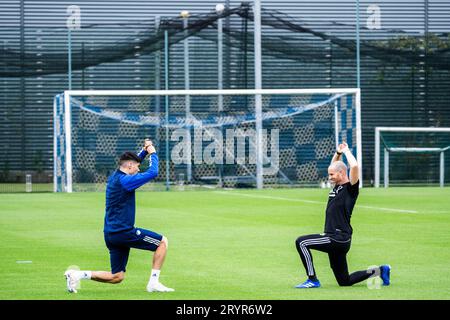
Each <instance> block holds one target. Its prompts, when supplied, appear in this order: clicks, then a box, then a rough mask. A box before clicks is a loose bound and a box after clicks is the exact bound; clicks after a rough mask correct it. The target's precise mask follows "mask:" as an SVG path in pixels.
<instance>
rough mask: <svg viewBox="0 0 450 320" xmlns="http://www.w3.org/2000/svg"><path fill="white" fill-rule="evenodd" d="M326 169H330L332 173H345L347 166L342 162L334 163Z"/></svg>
mask: <svg viewBox="0 0 450 320" xmlns="http://www.w3.org/2000/svg"><path fill="white" fill-rule="evenodd" d="M328 169H331V170H333V171H335V172H336V171H344V172H347V166H346V165H345V163H344V162H342V161H335V162H333V163H332V164H330V166H329V167H328Z"/></svg>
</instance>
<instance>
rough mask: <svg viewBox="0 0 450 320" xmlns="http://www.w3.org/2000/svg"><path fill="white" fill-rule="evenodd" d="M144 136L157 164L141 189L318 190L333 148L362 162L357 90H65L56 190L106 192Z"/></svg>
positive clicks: (59, 110) (58, 125) (57, 126)
mask: <svg viewBox="0 0 450 320" xmlns="http://www.w3.org/2000/svg"><path fill="white" fill-rule="evenodd" d="M259 96H260V97H261V99H260V100H259V99H258V101H262V103H261V108H259V109H258V108H256V102H255V101H257V99H255V97H258V98H259ZM256 110H260V111H259V112H257V111H256ZM145 138H151V139H152V140H153V141H154V144H155V145H156V148H157V152H158V155H159V158H160V165H159V176H158V178H157V179H156V183H152V184H148V185H146V186H145V187H144V189H146V188H147V189H168V188H174V189H180V188H181V189H184V188H195V187H198V186H209V187H226V188H239V187H255V186H256V185H257V183H256V182H257V179H258V175H260V176H261V179H262V182H263V185H264V186H271V187H277V186H321V185H322V186H323V185H324V183H325V182H326V181H327V168H328V165H329V163H330V160H331V157H332V156H333V154H334V151H335V149H336V145H337V143H338V142H341V141H346V142H347V143H348V144H349V147H350V148H351V150H352V152H353V153H354V154H355V155H356V156H357V158H358V160H359V162H360V163H361V145H360V144H361V130H360V97H359V90H358V89H303V90H301V89H281V90H275V89H274V90H267V89H262V90H167V91H152V90H150V91H148V90H131V91H130V90H127V91H120V90H119V91H118V90H111V91H109V90H105V91H96V90H90V91H65V92H64V93H63V94H59V95H57V96H55V99H54V163H55V165H54V190H55V191H63V192H71V191H72V190H74V191H92V190H104V188H105V183H106V180H107V177H108V176H109V174H111V173H112V171H113V170H115V169H116V168H117V160H118V157H119V156H120V154H121V153H123V152H124V151H135V152H137V151H139V150H140V149H141V147H142V144H143V141H144V139H145ZM147 165H148V163H147V162H145V163H143V164H141V170H146V167H147ZM258 168H259V170H258Z"/></svg>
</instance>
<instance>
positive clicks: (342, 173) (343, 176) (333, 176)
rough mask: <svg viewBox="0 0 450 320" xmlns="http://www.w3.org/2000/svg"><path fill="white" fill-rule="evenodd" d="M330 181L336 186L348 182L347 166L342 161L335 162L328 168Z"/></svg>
mask: <svg viewBox="0 0 450 320" xmlns="http://www.w3.org/2000/svg"><path fill="white" fill-rule="evenodd" d="M328 179H329V180H330V182H332V183H334V184H338V185H339V184H343V183H346V182H347V181H348V177H347V166H346V165H345V163H344V162H342V161H334V162H333V163H331V164H330V166H329V167H328Z"/></svg>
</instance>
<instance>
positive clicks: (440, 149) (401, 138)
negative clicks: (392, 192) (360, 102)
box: [374, 127, 450, 188]
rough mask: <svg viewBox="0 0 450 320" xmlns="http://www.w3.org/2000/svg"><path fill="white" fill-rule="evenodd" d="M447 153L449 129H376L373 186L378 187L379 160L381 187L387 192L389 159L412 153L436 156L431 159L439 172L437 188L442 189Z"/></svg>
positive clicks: (448, 148)
mask: <svg viewBox="0 0 450 320" xmlns="http://www.w3.org/2000/svg"><path fill="white" fill-rule="evenodd" d="M388 135H390V136H388ZM448 150H450V128H428V127H376V128H375V161H374V166H375V168H374V173H375V177H374V186H375V187H376V188H379V187H380V180H381V176H382V175H381V158H382V157H383V185H384V187H385V188H387V187H389V182H390V162H391V161H390V155H391V154H404V153H406V154H408V153H409V154H411V153H414V154H437V155H438V159H434V162H436V164H435V166H436V168H438V169H437V170H438V171H439V173H438V176H439V186H440V187H444V185H445V161H446V160H445V159H446V158H445V153H446V152H447V151H448ZM382 151H383V152H382Z"/></svg>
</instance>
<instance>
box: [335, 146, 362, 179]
mask: <svg viewBox="0 0 450 320" xmlns="http://www.w3.org/2000/svg"><path fill="white" fill-rule="evenodd" d="M339 147H340V148H338V151H339V152H342V153H343V154H345V158H346V159H347V162H348V165H349V166H350V176H349V180H350V183H351V184H352V185H354V184H355V183H357V182H358V181H359V167H358V161H356V158H355V156H354V155H353V154H352V152H351V151H350V149H349V148H348V145H347V143H345V142H343V143H341V144H340V145H339Z"/></svg>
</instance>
